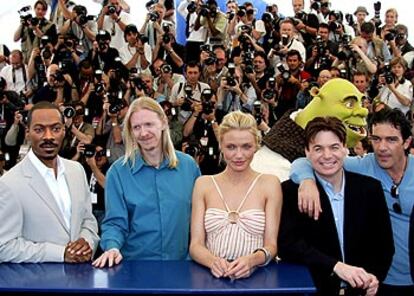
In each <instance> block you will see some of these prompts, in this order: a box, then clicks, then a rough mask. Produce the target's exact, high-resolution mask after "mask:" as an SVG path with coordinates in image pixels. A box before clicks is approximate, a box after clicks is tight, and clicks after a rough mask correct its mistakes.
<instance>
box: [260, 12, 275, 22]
mask: <svg viewBox="0 0 414 296" xmlns="http://www.w3.org/2000/svg"><path fill="white" fill-rule="evenodd" d="M272 20H273V15H272V14H271V13H270V12H264V13H263V14H262V21H263V22H265V23H270V22H272Z"/></svg>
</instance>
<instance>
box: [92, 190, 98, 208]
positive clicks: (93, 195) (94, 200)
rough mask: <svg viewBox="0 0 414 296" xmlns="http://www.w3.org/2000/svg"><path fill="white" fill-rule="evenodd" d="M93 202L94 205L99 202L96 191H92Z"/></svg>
mask: <svg viewBox="0 0 414 296" xmlns="http://www.w3.org/2000/svg"><path fill="white" fill-rule="evenodd" d="M91 202H92V204H93V205H96V204H97V203H98V194H97V193H95V192H91Z"/></svg>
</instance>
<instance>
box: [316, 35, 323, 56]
mask: <svg viewBox="0 0 414 296" xmlns="http://www.w3.org/2000/svg"><path fill="white" fill-rule="evenodd" d="M316 50H317V51H318V55H319V56H323V55H325V43H324V42H323V39H322V37H321V36H320V35H318V36H316Z"/></svg>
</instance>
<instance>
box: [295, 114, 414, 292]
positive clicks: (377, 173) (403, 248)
mask: <svg viewBox="0 0 414 296" xmlns="http://www.w3.org/2000/svg"><path fill="white" fill-rule="evenodd" d="M369 127H370V134H371V136H370V140H371V145H372V148H373V150H374V153H368V155H366V156H365V157H363V158H359V157H348V158H346V160H345V169H348V170H350V171H354V172H359V173H362V174H365V175H369V176H372V177H374V178H376V179H378V180H379V181H381V184H382V189H383V191H384V194H385V201H386V203H387V206H388V210H389V213H390V217H391V223H392V229H393V235H394V242H395V255H394V258H393V261H392V264H391V267H390V269H389V271H388V275H387V277H386V278H385V280H384V283H383V285H382V286H381V287H380V293H379V295H398V296H405V295H407V296H408V295H414V281H413V279H412V277H411V275H410V268H412V266H411V267H410V256H411V260H414V259H413V258H412V256H413V254H412V252H411V251H410V250H409V232H410V216H411V213H412V209H413V206H414V158H413V156H412V155H408V149H409V147H410V143H411V141H412V134H411V123H410V121H409V120H408V119H407V118H406V117H405V115H404V114H403V113H402V112H401V111H400V110H398V109H389V108H385V109H383V110H381V111H379V112H375V113H374V114H373V116H372V118H371V121H370V126H369ZM308 166H309V165H308V164H306V163H304V160H303V159H301V160H298V161H295V162H294V163H293V165H292V175H291V178H292V180H293V181H295V182H299V181H303V180H305V179H313V173H312V171H311V170H309V167H308ZM313 182H314V181H305V183H306V185H308V186H306V185H305V184H302V185H301V187H300V192H299V200H300V201H299V204H300V205H301V209H302V210H303V211H305V212H308V213H309V214H310V215H312V216H314V218H315V219H317V217H318V216H319V212H320V206H319V198H318V197H317V196H318V194H317V191H316V190H315V187H314V184H313ZM361 184H362V183H361ZM364 186H365V184H364ZM305 191H307V193H306V194H305ZM305 195H306V196H305ZM411 231H413V230H412V229H411Z"/></svg>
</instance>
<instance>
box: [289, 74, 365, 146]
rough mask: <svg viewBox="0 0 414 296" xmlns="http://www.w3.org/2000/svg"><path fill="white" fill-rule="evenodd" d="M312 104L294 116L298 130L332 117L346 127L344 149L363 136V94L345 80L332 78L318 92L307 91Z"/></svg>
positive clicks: (313, 90) (316, 89)
mask: <svg viewBox="0 0 414 296" xmlns="http://www.w3.org/2000/svg"><path fill="white" fill-rule="evenodd" d="M311 94H312V96H313V99H312V101H311V102H310V103H309V104H308V105H307V106H306V107H305V109H303V110H302V111H301V112H299V113H298V115H297V117H296V118H295V122H296V123H297V124H298V125H300V126H301V127H302V128H305V127H306V125H307V123H308V122H309V121H311V120H312V119H313V118H315V117H320V116H335V117H337V118H339V119H340V120H342V122H343V123H344V124H345V126H346V131H347V138H346V143H347V146H348V147H354V146H355V144H356V143H357V142H358V141H359V140H361V139H362V138H364V137H366V136H367V132H366V128H365V127H366V117H367V115H368V110H367V109H366V108H363V107H362V99H363V98H364V95H363V94H362V93H361V92H359V90H358V89H357V88H356V87H355V86H354V85H353V84H352V83H351V82H349V81H348V80H345V79H341V78H335V79H331V80H329V81H328V82H327V83H325V84H324V85H323V86H322V87H321V88H320V89H318V88H313V89H312V90H311Z"/></svg>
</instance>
